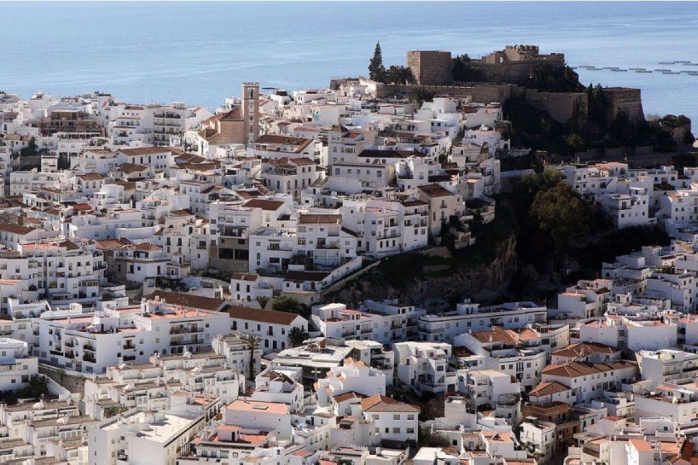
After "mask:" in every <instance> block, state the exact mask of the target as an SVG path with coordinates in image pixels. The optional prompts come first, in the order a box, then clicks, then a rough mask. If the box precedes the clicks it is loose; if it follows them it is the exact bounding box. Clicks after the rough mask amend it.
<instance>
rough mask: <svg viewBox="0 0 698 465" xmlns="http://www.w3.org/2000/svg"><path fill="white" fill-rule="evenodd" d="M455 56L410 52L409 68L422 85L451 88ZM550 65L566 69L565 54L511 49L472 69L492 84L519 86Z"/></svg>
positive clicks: (474, 63)
mask: <svg viewBox="0 0 698 465" xmlns="http://www.w3.org/2000/svg"><path fill="white" fill-rule="evenodd" d="M451 62H452V57H451V52H448V51H434V50H424V51H409V52H407V66H408V67H409V68H410V70H411V71H412V74H413V75H414V77H415V79H416V81H417V83H418V84H420V85H451V84H453V78H452V76H451ZM541 64H550V65H552V66H554V67H556V68H562V67H563V66H565V55H564V54H563V53H551V54H549V55H541V54H540V49H539V47H538V46H537V45H507V46H506V47H504V50H497V51H494V52H492V53H490V54H488V55H485V56H484V57H482V58H480V59H471V60H470V61H469V62H468V66H470V67H471V68H473V69H476V70H478V71H480V72H482V73H483V74H484V75H485V76H486V77H487V80H488V81H492V82H507V83H512V84H519V83H521V82H523V81H525V80H526V79H528V77H529V76H530V74H531V71H533V70H534V69H535V68H536V67H537V66H539V65H541Z"/></svg>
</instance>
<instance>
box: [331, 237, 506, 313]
mask: <svg viewBox="0 0 698 465" xmlns="http://www.w3.org/2000/svg"><path fill="white" fill-rule="evenodd" d="M481 252H482V251H480V250H478V246H477V244H476V245H474V246H471V247H468V248H466V249H463V250H460V251H458V252H454V253H452V252H449V251H448V250H447V249H446V248H433V249H429V250H426V251H422V252H413V253H408V254H404V255H398V256H395V257H389V258H386V259H384V260H383V261H382V262H381V263H380V264H379V265H378V266H375V267H373V268H372V269H371V270H369V271H367V272H366V273H364V274H362V275H361V276H358V277H357V278H355V279H350V280H348V281H347V282H346V283H344V285H343V286H342V287H341V288H340V289H338V290H336V291H334V292H331V293H329V294H328V295H326V296H325V299H324V300H325V301H326V302H333V301H337V302H346V303H347V304H348V305H358V304H359V303H360V302H362V301H363V300H365V299H371V300H383V299H387V298H398V299H399V300H400V302H401V303H404V304H407V305H419V306H421V307H427V308H430V309H434V310H441V309H443V310H447V309H452V308H453V306H454V304H455V303H456V302H461V301H462V300H463V299H466V298H470V299H472V300H473V301H477V302H482V303H487V302H491V301H495V300H498V299H504V298H506V296H507V292H508V289H509V285H510V283H511V280H512V278H513V277H514V275H515V274H516V271H517V266H518V263H517V262H518V260H517V255H516V234H515V233H514V232H513V231H512V233H511V234H510V235H509V236H508V237H507V238H506V239H505V240H503V241H501V242H499V246H498V247H496V248H494V249H493V250H492V252H493V256H488V257H478V258H477V259H475V260H473V257H474V255H476V254H478V253H481Z"/></svg>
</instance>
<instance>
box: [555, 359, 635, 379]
mask: <svg viewBox="0 0 698 465" xmlns="http://www.w3.org/2000/svg"><path fill="white" fill-rule="evenodd" d="M631 367H637V365H636V364H634V363H632V362H630V361H627V360H621V361H619V362H613V363H590V362H570V363H566V364H563V365H548V366H547V367H545V368H544V369H543V374H544V375H553V376H563V377H567V378H576V377H579V376H586V375H594V374H597V373H603V372H606V371H612V370H621V369H624V368H631Z"/></svg>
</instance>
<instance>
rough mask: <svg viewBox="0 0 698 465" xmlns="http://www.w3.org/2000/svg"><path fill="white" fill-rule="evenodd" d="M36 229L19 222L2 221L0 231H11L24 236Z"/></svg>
mask: <svg viewBox="0 0 698 465" xmlns="http://www.w3.org/2000/svg"><path fill="white" fill-rule="evenodd" d="M34 230H35V228H28V227H26V226H20V225H18V224H10V223H0V231H3V232H9V233H12V234H20V235H22V236H24V235H27V234H29V233H31V232H32V231H34Z"/></svg>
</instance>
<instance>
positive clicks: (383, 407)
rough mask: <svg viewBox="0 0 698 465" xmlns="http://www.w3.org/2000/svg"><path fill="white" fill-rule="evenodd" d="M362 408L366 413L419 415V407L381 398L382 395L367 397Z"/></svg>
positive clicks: (362, 401) (362, 403) (388, 398)
mask: <svg viewBox="0 0 698 465" xmlns="http://www.w3.org/2000/svg"><path fill="white" fill-rule="evenodd" d="M361 408H362V409H363V411H364V412H370V413H374V412H376V413H378V412H396V413H419V412H420V409H419V407H417V406H415V405H411V404H405V403H403V402H399V401H397V400H395V399H391V398H390V397H385V396H381V395H380V394H378V395H375V396H371V397H367V398H365V399H363V400H361Z"/></svg>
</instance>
